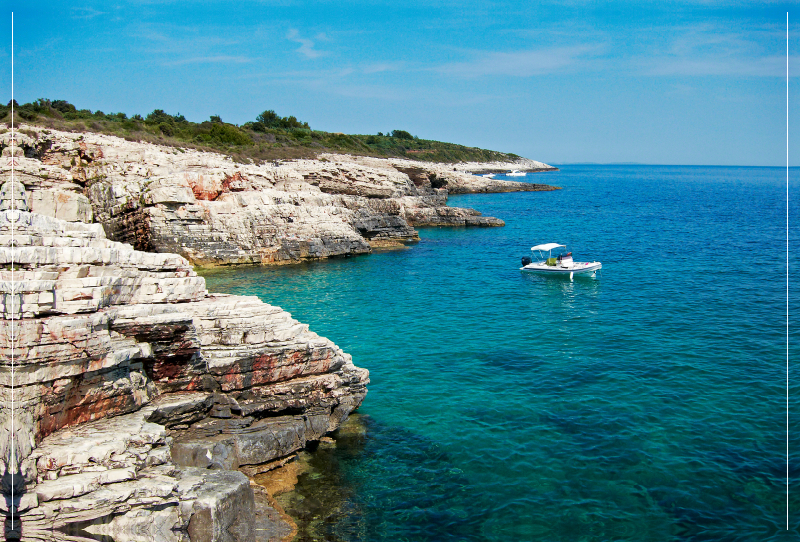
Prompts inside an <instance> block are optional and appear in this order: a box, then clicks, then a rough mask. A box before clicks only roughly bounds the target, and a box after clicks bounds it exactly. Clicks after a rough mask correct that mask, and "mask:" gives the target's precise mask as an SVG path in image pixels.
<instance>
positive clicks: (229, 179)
mask: <svg viewBox="0 0 800 542" xmlns="http://www.w3.org/2000/svg"><path fill="white" fill-rule="evenodd" d="M252 189H253V188H252V186H250V182H249V181H248V180H247V179H246V178H245V177H243V176H242V174H241V172H239V171H237V172H236V173H234V174H233V175H226V176H225V178H224V179H222V190H223V192H242V191H244V190H252Z"/></svg>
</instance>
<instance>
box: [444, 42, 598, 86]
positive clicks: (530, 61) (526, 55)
mask: <svg viewBox="0 0 800 542" xmlns="http://www.w3.org/2000/svg"><path fill="white" fill-rule="evenodd" d="M601 49H602V47H601V46H599V45H575V46H569V47H553V48H549V49H533V50H525V51H511V52H481V53H478V54H477V55H476V57H475V59H473V60H469V61H465V62H453V63H450V64H445V65H443V66H439V67H438V68H436V71H438V72H441V73H444V74H446V75H453V76H456V77H466V78H474V77H485V76H499V75H508V76H512V77H531V76H534V75H541V74H545V73H554V72H557V71H562V70H564V69H566V68H571V67H573V66H575V65H577V64H579V63H581V62H583V61H584V60H585V59H586V57H588V56H591V55H593V54H597V53H599V52H600V50H601Z"/></svg>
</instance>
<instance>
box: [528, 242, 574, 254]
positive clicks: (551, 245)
mask: <svg viewBox="0 0 800 542" xmlns="http://www.w3.org/2000/svg"><path fill="white" fill-rule="evenodd" d="M558 247H564V248H567V245H559V244H558V243H545V244H544V245H536V246H535V247H532V248H531V250H544V251H545V252H549V251H551V250H553V249H554V248H558Z"/></svg>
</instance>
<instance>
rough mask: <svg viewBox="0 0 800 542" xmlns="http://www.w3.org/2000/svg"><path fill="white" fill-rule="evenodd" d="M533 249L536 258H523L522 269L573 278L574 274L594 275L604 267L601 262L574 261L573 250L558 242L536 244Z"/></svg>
mask: <svg viewBox="0 0 800 542" xmlns="http://www.w3.org/2000/svg"><path fill="white" fill-rule="evenodd" d="M531 250H532V251H533V252H535V253H536V255H535V256H536V258H535V259H531V258H529V257H527V256H525V257H524V258H522V267H520V271H526V272H530V273H540V274H543V275H569V278H572V276H573V275H589V274H591V275H594V274H595V273H597V270H598V269H600V268H601V267H603V264H601V263H600V262H576V261H573V260H572V252H567V246H566V245H559V244H558V243H545V244H543V245H536V246H535V247H532V248H531ZM554 251H555V253H556V255H555V256H554V255H553V252H554Z"/></svg>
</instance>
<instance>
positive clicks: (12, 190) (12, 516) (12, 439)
mask: <svg viewBox="0 0 800 542" xmlns="http://www.w3.org/2000/svg"><path fill="white" fill-rule="evenodd" d="M11 141H12V145H13V147H12V151H11V219H12V221H13V219H14V211H15V205H14V198H15V194H14V188H15V185H16V183H15V182H14V181H15V179H14V153H15V150H16V146H17V145H16V144H17V140H16V138H15V137H14V12H13V11H12V12H11ZM10 224H11V292H12V293H11V439H10V440H11V505H10V506H9V509H10V511H11V528H12V529H13V528H14V463H16V457H15V456H16V454H15V453H14V448H15V446H14V342H15V341H16V330H15V326H14V310H15V307H14V296H15V295H16V294H14V293H13V292H14V291H15V290H16V288H15V286H16V283H15V282H14V245H15V243H14V230H15V229H16V227H15V226H16V224H14V222H10ZM21 302H22V300H20V309H22V304H21Z"/></svg>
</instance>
